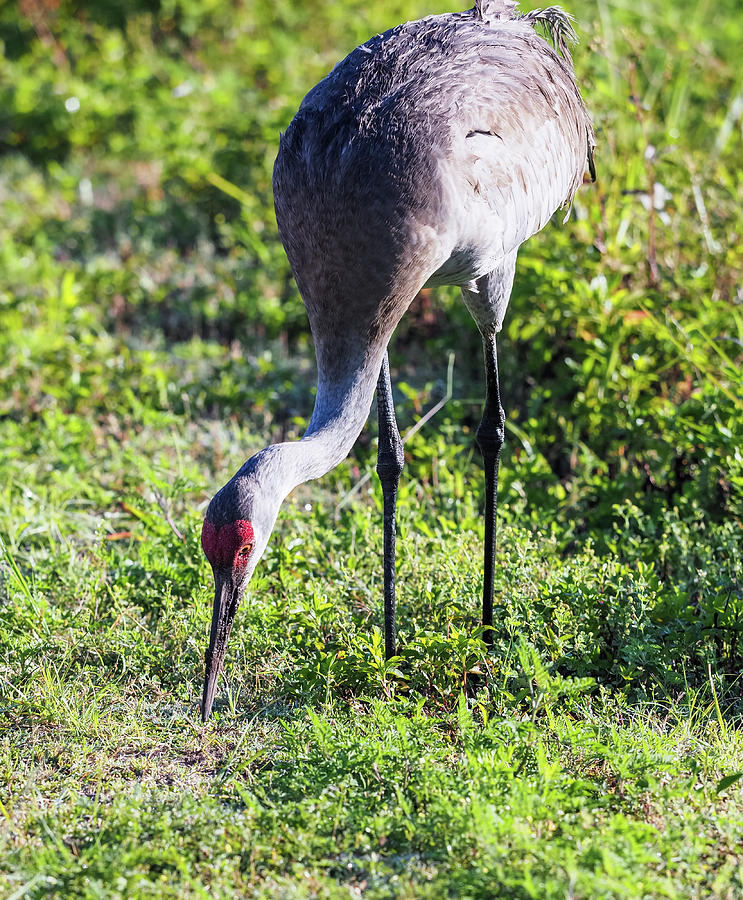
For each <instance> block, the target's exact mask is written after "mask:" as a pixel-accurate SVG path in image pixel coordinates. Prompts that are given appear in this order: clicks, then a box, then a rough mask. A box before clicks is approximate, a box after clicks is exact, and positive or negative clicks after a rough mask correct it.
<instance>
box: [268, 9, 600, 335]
mask: <svg viewBox="0 0 743 900" xmlns="http://www.w3.org/2000/svg"><path fill="white" fill-rule="evenodd" d="M535 25H543V26H545V27H546V29H547V30H548V32H549V34H550V36H551V37H552V40H553V41H554V44H555V47H557V49H558V50H559V51H560V52H559V53H558V52H557V50H555V49H553V48H552V47H551V46H550V45H549V44H548V43H547V42H546V41H545V40H544V39H543V38H541V37H540V36H539V35H538V34H537V33H536V32H535V31H534V28H533V27H532V26H535ZM573 37H574V32H573V29H572V25H571V22H570V18H569V16H567V14H566V13H564V12H563V11H562V10H561V9H559V8H558V7H550V8H548V9H545V10H541V11H535V12H533V13H527V14H526V15H525V16H519V15H518V14H517V12H516V4H515V3H512V2H511V0H476V5H475V7H474V9H471V10H467V11H465V12H461V13H452V14H447V15H440V16H429V17H427V18H424V19H421V20H419V21H416V22H408V23H405V24H403V25H400V26H398V27H396V28H393V29H391V30H390V31H387V32H385V33H384V34H380V35H376V36H375V37H372V38H371V39H370V40H368V41H367V42H366V43H365V44H363V45H362V46H361V47H358V48H357V49H356V50H354V51H353V52H352V53H350V54H349V55H348V56H347V57H346V58H345V59H344V60H343V61H341V62H340V63H338V65H336V67H335V68H334V69H333V70H332V72H331V73H330V74H329V75H328V76H327V77H326V78H324V79H323V80H322V81H321V82H320V83H319V84H318V85H317V86H316V87H315V88H313V89H312V90H311V91H310V92H309V93H308V94H307V96H306V97H305V99H304V100H303V102H302V104H301V106H300V108H299V111H298V112H297V115H296V116H295V118H294V120H293V121H292V123H291V124H290V126H289V128H288V129H287V131H286V133H285V134H284V135H283V136H282V139H281V144H280V150H279V155H278V158H277V160H276V165H275V168H274V193H275V199H276V215H277V220H278V224H279V230H280V233H281V237H282V240H283V241H284V245H285V247H286V251H287V255H288V256H289V260H290V262H291V265H292V269H293V271H294V273H295V276H296V278H297V282H298V284H299V287H300V290H301V292H302V295H303V297H304V300H305V304H306V306H307V310H308V313H309V317H310V323H311V325H312V327H313V331H316V330H317V329H316V327H315V326H316V325H317V324H318V323H319V322H320V321H321V320H323V319H324V317H326V316H327V315H328V314H329V313H331V312H332V315H333V317H334V319H335V321H336V322H337V323H338V330H339V332H342V333H343V334H349V333H351V334H352V333H353V332H354V331H363V330H364V329H366V332H365V338H364V339H368V330H369V329H370V328H372V329H376V331H375V334H376V333H378V334H383V333H387V332H388V331H390V329H391V328H394V325H396V323H397V320H398V319H399V317H400V316H401V315H402V312H404V308H405V306H406V305H407V304H408V303H409V302H410V300H411V299H412V296H414V295H415V293H416V292H417V290H418V289H419V288H420V287H421V285H422V284H423V283H426V282H427V283H449V284H459V285H471V284H472V283H474V280H476V279H477V278H478V277H481V276H483V275H485V274H486V273H487V272H490V271H493V270H494V269H495V268H497V267H498V266H499V265H500V264H501V263H502V261H503V260H504V259H505V258H506V257H508V256H509V254H511V253H513V252H514V251H515V250H516V249H517V248H518V246H519V245H520V244H521V243H522V242H523V241H525V240H526V239H527V238H528V237H529V236H530V235H532V234H534V233H535V232H537V231H538V230H539V229H541V228H542V227H543V226H544V225H545V224H546V222H547V221H548V219H549V218H550V216H551V215H552V214H553V213H554V212H555V210H556V209H557V208H558V207H559V206H561V205H563V204H566V203H570V202H571V200H572V197H573V194H574V193H575V191H576V189H577V187H578V185H579V184H580V183H581V181H582V179H583V173H584V169H585V165H586V158H587V157H590V155H591V152H592V149H593V143H594V142H593V130H592V127H591V122H590V119H589V117H588V114H587V112H586V109H585V106H584V105H583V101H582V99H581V97H580V93H579V91H578V88H577V85H576V83H575V77H574V74H573V68H572V61H571V59H570V55H569V53H568V51H567V44H568V42H569V41H570V40H571V39H572V38H573ZM560 54H562V55H560ZM361 285H363V295H362V294H361V293H360V291H361ZM344 296H345V297H347V298H349V299H348V313H347V314H346V313H344V308H343V304H344V302H345V301H342V300H340V299H337V298H341V297H344ZM334 298H336V299H334ZM351 298H353V300H351ZM365 298H366V299H365Z"/></svg>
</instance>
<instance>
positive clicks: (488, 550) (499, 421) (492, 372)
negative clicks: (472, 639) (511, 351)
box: [476, 331, 506, 646]
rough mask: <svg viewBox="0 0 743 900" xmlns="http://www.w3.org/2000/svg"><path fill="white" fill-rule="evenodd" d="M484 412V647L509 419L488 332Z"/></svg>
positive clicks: (489, 638)
mask: <svg viewBox="0 0 743 900" xmlns="http://www.w3.org/2000/svg"><path fill="white" fill-rule="evenodd" d="M482 343H483V349H484V351H485V379H486V394H485V409H484V410H483V414H482V421H481V422H480V424H479V426H478V428H477V433H476V437H477V444H478V446H479V447H480V452H481V453H482V458H483V463H484V465H485V564H484V571H483V586H482V624H483V628H484V629H485V634H484V638H485V643H486V644H487V645H488V646H492V644H493V576H494V570H495V521H496V516H497V509H498V464H499V462H500V451H501V447H502V446H503V441H504V438H505V424H506V417H505V414H504V412H503V407H502V406H501V402H500V385H499V384H498V354H497V349H496V345H495V332H494V331H493V332H491V333H488V332H485V333H483V338H482Z"/></svg>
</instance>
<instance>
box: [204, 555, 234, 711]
mask: <svg viewBox="0 0 743 900" xmlns="http://www.w3.org/2000/svg"><path fill="white" fill-rule="evenodd" d="M241 593H242V591H241V590H240V588H239V587H238V585H236V584H235V581H234V578H233V576H232V573H231V572H229V571H222V570H220V569H215V570H214V609H213V611H212V629H211V634H210V635H209V649H208V650H207V651H206V657H205V662H206V672H205V674H204V693H203V694H202V696H201V721H202V722H206V720H207V719H208V718H209V715H210V713H211V711H212V705H213V703H214V694H215V693H216V690H217V679H218V678H219V673H220V672H221V671H222V664H223V663H224V655H225V651H226V649H227V638H228V637H229V636H230V631H231V629H232V621H233V619H234V618H235V613H236V612H237V607H238V604H239V603H240V595H241Z"/></svg>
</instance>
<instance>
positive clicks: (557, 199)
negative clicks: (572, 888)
mask: <svg viewBox="0 0 743 900" xmlns="http://www.w3.org/2000/svg"><path fill="white" fill-rule="evenodd" d="M515 6H516V4H515V3H512V2H509V0H490V2H486V0H482V2H478V3H477V4H476V7H475V9H473V10H469V11H467V12H464V13H454V14H448V15H441V16H430V17H427V18H425V19H422V20H420V21H417V22H409V23H406V24H404V25H400V26H398V27H397V28H393V29H391V30H390V31H388V32H385V33H384V34H381V35H377V36H376V37H374V38H372V39H371V40H369V41H368V42H367V43H366V44H364V45H362V46H361V47H358V48H357V49H356V50H354V51H353V52H352V53H351V54H350V55H349V56H347V57H346V58H345V59H344V60H343V61H342V62H340V63H339V64H338V65H337V66H336V67H335V68H334V69H333V71H332V72H331V73H330V74H329V75H328V76H327V77H326V78H325V79H323V81H321V82H320V83H319V84H318V85H317V86H316V87H315V88H313V89H312V90H311V91H310V92H309V94H308V95H307V96H306V97H305V99H304V101H303V102H302V104H301V106H300V108H299V111H298V112H297V114H296V116H295V118H294V120H293V121H292V123H291V124H290V125H289V127H288V129H287V131H286V133H285V134H284V135H283V136H282V138H281V142H280V148H279V154H278V157H277V159H276V164H275V167H274V198H275V205H276V217H277V221H278V225H279V232H280V235H281V239H282V241H283V243H284V247H285V249H286V252H287V255H288V257H289V262H290V264H291V267H292V271H293V273H294V276H295V278H296V281H297V284H298V286H299V289H300V292H301V294H302V297H303V300H304V302H305V306H306V308H307V313H308V316H309V320H310V327H311V329H312V333H313V336H314V339H315V349H316V353H317V363H318V390H317V398H316V402H315V408H314V412H313V415H312V419H311V421H310V424H309V427H308V429H307V432H306V434H305V436H304V437H303V438H302V440H300V441H296V442H288V443H283V444H277V445H272V446H271V447H268V448H266V450H263V451H261V452H260V453H258V454H257V455H256V456H254V457H252V458H251V459H249V460H248V461H247V462H246V463H245V465H244V466H243V467H242V468H241V470H240V471H239V472H238V473H237V474H236V475H235V476H234V477H233V479H231V481H230V482H229V483H228V484H227V485H226V486H225V487H224V488H223V489H222V490H221V491H220V492H219V493H218V494H217V495H216V496H215V497H214V499H213V500H212V502H211V504H210V506H209V510H208V512H207V517H206V523H205V529H206V531H208V534H206V533H205V539H203V541H202V542H203V543H204V549H205V551H206V553H207V556H208V557H209V558H210V561H212V563H213V565H214V563H215V561H219V560H221V559H222V558H223V557H224V558H229V557H230V553H231V552H232V550H233V544H234V551H235V553H237V552H238V551H239V550H241V549H242V550H243V551H244V550H245V549H246V548H249V552H248V553H246V554H244V557H243V558H244V562H243V561H242V559H243V558H241V559H238V558H237V557H235V558H234V566H232V576H231V580H230V579H228V581H229V584H228V586H226V587H225V586H222V588H220V575H219V565H215V578H216V579H217V595H220V592H221V595H222V599H221V600H219V602H218V597H215V611H214V620H213V625H212V639H211V641H210V649H209V651H208V652H207V678H206V682H205V691H204V701H203V705H202V713H203V714H204V716H206V715H207V714H208V711H209V708H210V707H211V703H212V699H213V693H214V685H215V683H216V676H217V674H218V670H219V667H220V666H221V662H222V657H223V655H224V643H225V642H226V638H227V634H228V633H229V625H230V623H231V621H232V615H234V609H235V607H236V605H237V602H238V601H239V596H240V594H241V593H242V589H243V587H244V583H245V581H247V578H248V577H249V576H250V574H251V573H252V571H253V568H254V567H255V563H256V562H257V560H258V558H259V557H260V555H261V554H262V552H263V550H264V549H265V546H266V543H267V541H268V538H269V536H270V532H271V530H272V528H273V525H274V522H275V518H276V515H277V513H278V509H279V506H280V504H281V502H282V501H283V499H284V498H285V497H286V495H287V494H288V493H289V492H290V491H291V490H292V488H294V487H295V486H296V485H298V484H300V483H302V482H304V481H306V480H308V479H311V478H317V477H319V476H320V475H322V474H324V473H325V472H327V471H329V470H330V469H331V468H333V467H334V466H335V465H337V464H338V463H339V462H340V461H341V460H342V459H344V458H345V456H346V455H347V454H348V452H349V451H350V449H351V447H352V445H353V443H354V441H355V440H356V438H357V437H358V434H359V432H360V431H361V429H362V427H363V425H364V423H365V421H366V419H367V417H368V414H369V409H370V406H371V402H372V398H373V395H374V389H375V386H377V379H378V377H379V375H380V369H382V376H383V377H382V378H381V379H380V381H379V385H378V386H377V389H378V394H379V396H380V400H384V401H385V402H384V403H380V435H382V432H384V433H385V435H387V438H386V439H385V440H386V445H385V448H384V452H383V448H382V438H381V437H380V467H379V471H380V477H382V479H383V486H385V478H387V485H386V487H389V491H392V483H393V482H394V491H392V493H391V494H389V491H387V490H386V492H385V501H386V514H385V529H386V539H389V540H390V541H391V542H392V552H393V555H394V496H393V495H394V492H396V485H397V478H398V477H399V470H400V469H401V468H402V450H401V443H400V441H399V434H398V433H397V428H396V425H395V424H394V412H393V411H392V413H391V418H390V414H389V411H388V413H385V416H386V419H385V421H384V422H383V421H382V408H383V407H384V408H385V409H386V408H387V407H388V408H389V410H390V411H391V410H392V406H391V393H390V392H389V373H388V370H387V368H386V365H385V367H384V368H382V366H383V361H386V356H385V354H386V349H387V344H388V342H389V340H390V337H391V336H392V333H393V331H394V329H395V327H396V326H397V324H398V322H399V321H400V318H401V317H402V316H403V314H404V313H405V310H406V309H407V308H408V306H409V304H410V303H411V301H412V300H413V298H414V297H415V295H416V294H417V293H418V291H419V290H420V289H421V288H422V287H423V286H425V285H434V284H455V285H459V286H460V287H461V288H462V293H463V297H464V300H465V302H466V303H467V306H468V308H469V310H470V312H471V313H472V315H473V317H474V319H475V321H476V323H477V326H478V328H479V329H480V332H481V333H482V335H483V341H484V345H485V355H486V370H487V378H488V399H487V401H486V411H485V415H484V417H483V424H482V425H481V428H480V430H479V433H478V439H479V441H480V443H481V447H482V449H483V454H484V456H485V459H486V470H488V458H489V456H490V457H493V455H494V473H493V472H491V476H492V475H495V477H496V478H497V458H498V453H499V450H500V443H502V431H503V421H502V409H501V408H500V398H499V395H498V386H497V368H496V361H495V334H496V333H497V332H498V331H499V330H500V328H501V325H502V322H503V317H504V315H505V311H506V307H507V304H508V299H509V297H510V292H511V286H512V282H513V275H514V268H515V261H516V253H517V250H518V248H519V246H520V245H521V244H522V243H523V242H524V241H525V240H526V239H527V238H528V237H530V236H531V235H532V234H534V233H535V232H536V231H538V230H539V229H541V228H542V227H543V226H544V225H545V224H546V222H547V221H548V220H549V218H550V217H551V215H552V214H553V213H554V212H555V210H556V209H557V208H558V207H559V206H561V205H563V204H565V203H567V202H569V201H570V200H571V199H572V197H573V194H574V193H575V190H576V189H577V187H578V185H579V184H580V183H581V181H582V179H583V172H584V169H585V163H586V158H587V157H588V158H589V159H590V156H591V150H592V147H593V135H592V130H591V125H590V121H589V118H588V115H587V113H586V111H585V107H584V106H583V102H582V100H581V98H580V94H579V92H578V88H577V86H576V84H575V79H574V76H573V71H572V65H571V63H570V61H569V56H568V55H567V53H566V51H565V50H564V43H562V36H563V34H565V32H566V31H567V33H568V36H569V34H570V26H569V20H568V19H567V17H565V16H564V14H562V13H561V11H559V10H556V9H551V10H545V11H544V12H542V13H538V12H537V13H534V14H530V15H529V16H526V17H518V16H517V15H516V13H515ZM537 21H541V22H542V23H544V24H546V25H547V26H548V27H550V28H551V29H552V31H553V35H554V36H555V38H556V43H557V44H562V47H563V56H560V55H559V54H558V53H557V52H556V51H555V50H553V49H552V47H551V46H550V45H549V44H548V43H547V42H546V41H545V40H543V39H542V38H541V37H539V36H538V35H537V34H536V33H535V31H534V29H533V27H532V25H533V24H535V23H536V22H537ZM489 348H490V349H489ZM388 394H389V396H387V395H388ZM486 445H487V447H486ZM496 445H497V449H493V450H492V451H491V450H489V449H488V448H490V447H491V446H492V447H493V448H496ZM385 454H386V455H385ZM383 457H384V458H383ZM490 468H493V466H491V467H490ZM393 470H394V472H393ZM489 477H490V476H489ZM490 481H491V482H492V484H491V485H490V488H491V489H492V490H491V493H492V495H493V497H492V504H491V505H492V510H491V518H492V520H493V523H492V526H493V533H494V524H495V481H493V478H492V477H490ZM388 494H389V497H388ZM388 499H391V507H390V509H391V516H388V515H387V513H388V512H389V511H390V510H388V509H387V506H388V503H387V501H388ZM390 522H392V534H391V535H390V534H388V533H387V532H389V530H390ZM207 523H208V527H207ZM248 525H249V526H250V540H249V541H246V538H245V533H247V532H246V527H247V526H248ZM240 529H242V531H241V530H240ZM218 535H223V537H221V538H219V537H218ZM240 535H242V537H240ZM241 542H242V543H241ZM491 543H492V540H491ZM490 555H491V556H492V553H491V554H490ZM387 556H388V554H387V550H386V555H385V570H386V575H387V576H388V577H387V580H388V581H389V578H390V577H391V578H393V573H394V562H393V563H392V568H391V573H392V574H390V571H388V570H390V565H389V559H388V558H387ZM487 558H488V551H486V593H487V579H488V575H487V568H488V563H487ZM223 580H224V579H223ZM491 582H492V573H491ZM392 590H393V593H394V588H393V589H392ZM491 592H492V586H491ZM387 593H389V591H386V594H387ZM388 599H389V598H388ZM391 602H392V604H394V597H393V598H392V601H391ZM388 605H389V604H388ZM218 607H219V609H218ZM230 609H231V614H230V615H229V621H228V622H227V621H226V619H225V617H226V616H227V612H229V610H230ZM225 610H227V612H225ZM388 613H389V610H388ZM391 615H392V617H394V605H393V606H392V613H391ZM388 618H389V616H388ZM218 619H219V620H220V621H221V622H223V623H224V625H225V627H222V626H221V625H220V624H219V622H218V621H217V620H218ZM388 624H389V623H388ZM486 624H489V623H486ZM220 635H221V637H220ZM391 641H393V638H392V639H390V640H388V652H390V651H391V646H392V644H391ZM213 657H214V658H213Z"/></svg>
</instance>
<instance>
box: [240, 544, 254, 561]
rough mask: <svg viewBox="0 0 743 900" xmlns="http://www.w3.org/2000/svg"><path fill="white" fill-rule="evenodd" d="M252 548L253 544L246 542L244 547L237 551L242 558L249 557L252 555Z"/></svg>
mask: <svg viewBox="0 0 743 900" xmlns="http://www.w3.org/2000/svg"><path fill="white" fill-rule="evenodd" d="M252 549H253V545H252V544H245V546H244V547H240V549H239V550H238V551H237V555H238V556H240V557H242V559H247V558H248V557H249V556H250V552H251V550H252Z"/></svg>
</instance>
